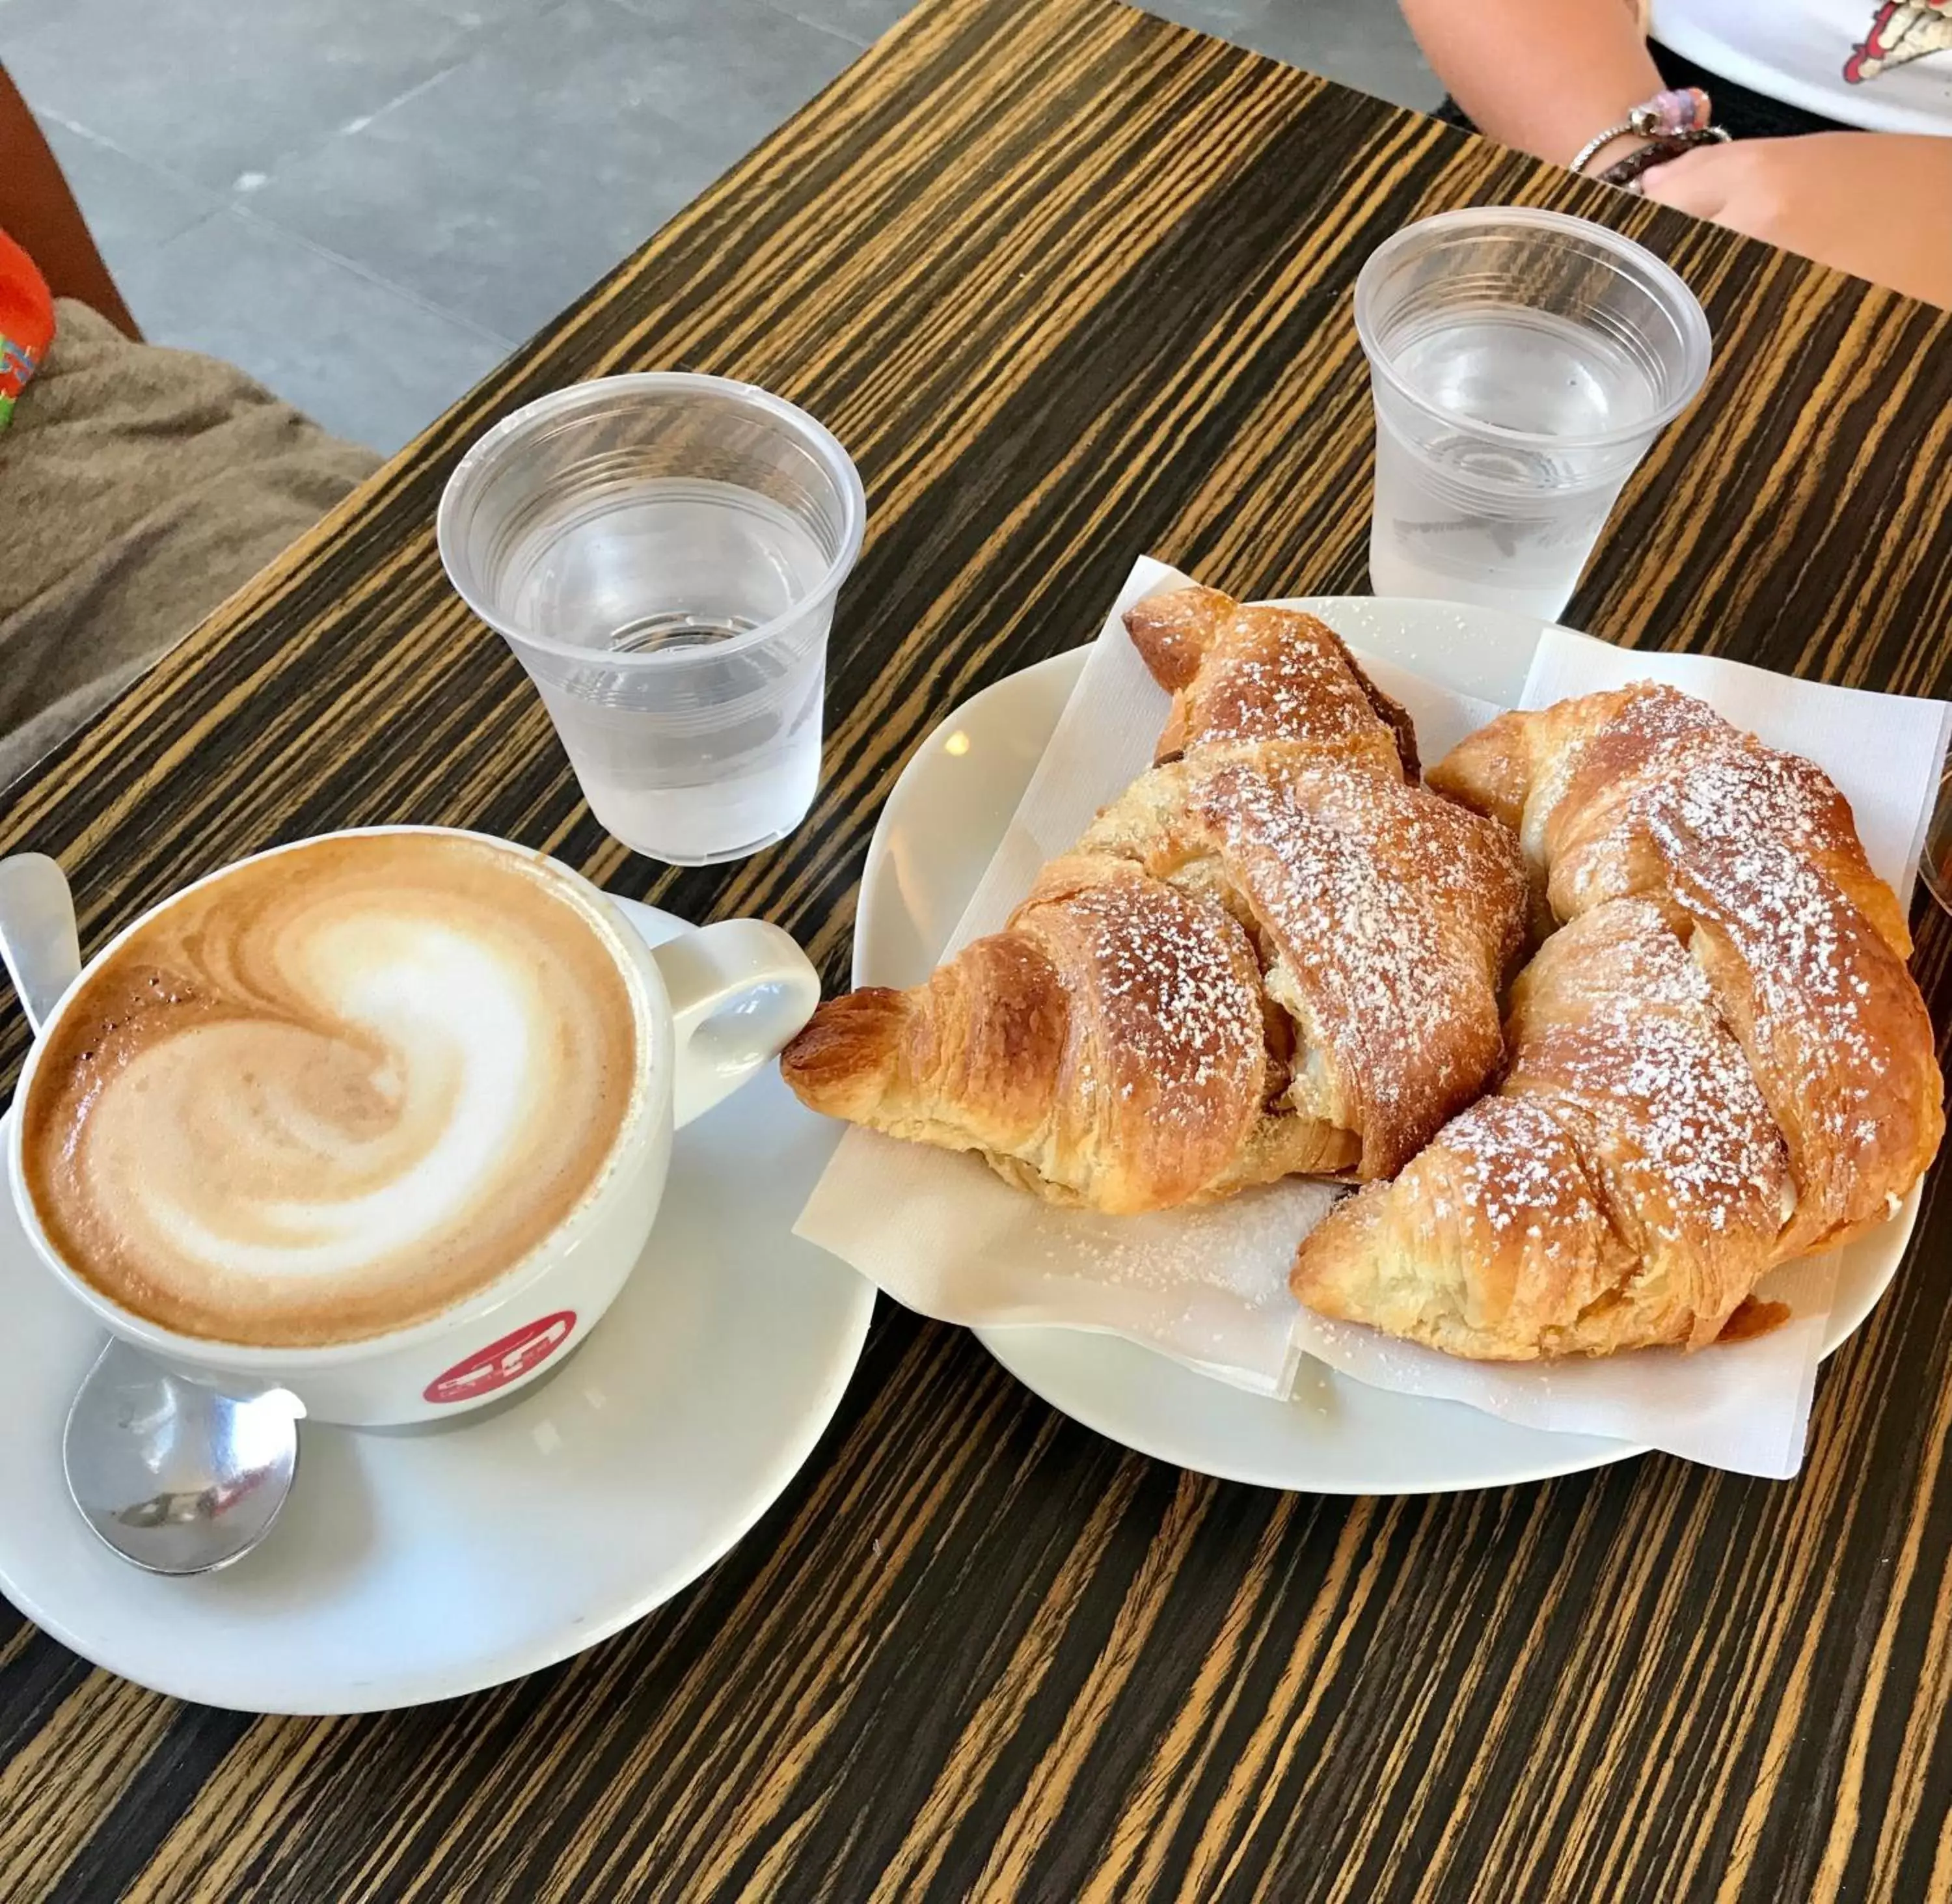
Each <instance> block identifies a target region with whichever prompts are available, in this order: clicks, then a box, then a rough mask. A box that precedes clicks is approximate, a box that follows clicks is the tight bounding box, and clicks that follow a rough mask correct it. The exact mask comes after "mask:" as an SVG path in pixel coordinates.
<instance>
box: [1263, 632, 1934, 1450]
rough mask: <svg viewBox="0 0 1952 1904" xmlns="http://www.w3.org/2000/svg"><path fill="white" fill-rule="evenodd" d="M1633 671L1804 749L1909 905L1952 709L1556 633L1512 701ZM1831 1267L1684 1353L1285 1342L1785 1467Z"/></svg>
mask: <svg viewBox="0 0 1952 1904" xmlns="http://www.w3.org/2000/svg"><path fill="white" fill-rule="evenodd" d="M1630 681H1666V682H1668V683H1669V684H1671V685H1672V686H1674V687H1679V688H1681V689H1684V690H1685V691H1686V692H1688V693H1689V694H1698V695H1700V697H1701V698H1702V699H1703V700H1706V701H1707V702H1708V703H1710V705H1711V706H1713V707H1714V708H1715V709H1716V710H1717V711H1718V712H1720V713H1721V714H1722V715H1723V716H1725V717H1726V718H1727V719H1729V720H1731V721H1732V722H1735V725H1737V726H1738V727H1741V728H1747V730H1748V731H1750V733H1752V734H1756V735H1758V736H1759V737H1760V738H1761V739H1763V741H1766V742H1767V743H1768V744H1769V745H1770V746H1771V747H1780V748H1782V749H1784V750H1787V751H1788V752H1790V753H1800V754H1802V755H1804V756H1807V758H1808V759H1812V760H1814V761H1815V762H1816V763H1817V765H1818V766H1820V767H1822V769H1823V770H1824V771H1825V772H1826V773H1827V774H1828V775H1829V776H1830V778H1832V780H1834V781H1835V782H1836V783H1837V784H1838V786H1839V787H1840V788H1842V789H1843V791H1844V796H1845V797H1846V798H1847V800H1849V801H1850V806H1851V810H1852V812H1853V813H1854V815H1855V816H1856V818H1857V831H1858V834H1859V835H1860V838H1862V839H1863V843H1864V850H1865V852H1866V853H1867V854H1868V855H1869V859H1870V862H1871V864H1872V866H1874V867H1875V869H1877V871H1878V874H1879V875H1881V876H1882V878H1885V880H1887V881H1888V882H1890V884H1891V888H1892V889H1893V890H1894V891H1895V892H1896V893H1897V895H1898V897H1899V898H1900V900H1902V901H1904V903H1907V905H1908V904H1909V903H1910V898H1911V891H1912V882H1913V875H1914V873H1915V872H1916V867H1917V864H1918V855H1919V852H1920V850H1922V847H1923V845H1924V843H1925V827H1926V825H1927V823H1928V822H1929V820H1930V819H1931V816H1932V802H1933V800H1934V797H1935V795H1936V794H1937V791H1938V776H1939V773H1940V772H1941V768H1942V766H1943V764H1944V758H1945V748H1946V740H1947V731H1948V724H1952V706H1947V704H1946V703H1944V702H1942V701H1926V700H1908V699H1905V698H1902V697H1899V696H1897V695H1891V694H1865V693H1863V692H1861V691H1858V690H1856V689H1853V688H1846V687H1825V686H1823V685H1822V684H1821V683H1819V682H1815V681H1797V680H1793V679H1791V678H1789V677H1788V676H1786V675H1772V674H1770V673H1769V672H1767V671H1766V670H1765V669H1760V668H1751V667H1748V666H1747V665H1744V663H1742V662H1735V661H1725V660H1722V659H1719V658H1717V657H1715V656H1705V655H1673V654H1641V653H1636V652H1634V651H1633V650H1628V649H1624V648H1616V647H1612V646H1610V645H1609V644H1607V643H1606V642H1604V641H1596V640H1593V639H1592V638H1591V637H1590V636H1588V635H1583V634H1572V632H1570V631H1569V630H1566V629H1564V628H1554V629H1553V630H1551V631H1550V632H1549V633H1548V634H1547V635H1546V636H1545V637H1544V638H1543V639H1542V640H1541V641H1540V643H1539V646H1538V653H1536V654H1535V655H1534V657H1533V660H1532V665H1531V673H1530V675H1528V678H1527V679H1526V681H1525V694H1524V696H1523V698H1522V701H1521V703H1520V705H1521V706H1525V707H1545V706H1550V704H1551V703H1553V702H1554V701H1556V700H1565V699H1566V697H1569V696H1570V695H1574V694H1593V693H1595V692H1597V691H1599V690H1600V689H1603V688H1609V687H1625V685H1626V684H1628V682H1630ZM1432 757H1433V758H1434V755H1433V756H1432ZM1837 1267H1838V1252H1837V1251H1834V1250H1833V1251H1828V1252H1826V1253H1825V1254H1823V1255H1821V1256H1816V1257H1806V1258H1805V1259H1804V1260H1802V1261H1801V1262H1798V1263H1791V1264H1785V1265H1784V1266H1783V1267H1782V1268H1781V1269H1780V1270H1776V1271H1775V1273H1773V1274H1772V1275H1771V1276H1768V1277H1766V1278H1765V1279H1764V1280H1763V1284H1762V1286H1761V1287H1760V1289H1759V1290H1758V1291H1757V1294H1758V1295H1760V1296H1761V1297H1763V1298H1765V1299H1766V1300H1769V1301H1776V1302H1782V1303H1786V1304H1788V1306H1789V1310H1790V1320H1788V1322H1786V1323H1784V1324H1783V1325H1782V1326H1781V1327H1779V1328H1778V1329H1775V1330H1773V1331H1772V1332H1770V1333H1769V1334H1768V1335H1766V1336H1757V1337H1755V1338H1753V1339H1751V1340H1750V1341H1748V1342H1738V1343H1731V1344H1728V1345H1723V1346H1718V1347H1716V1348H1711V1349H1707V1350H1704V1351H1700V1353H1698V1354H1692V1355H1689V1354H1683V1353H1682V1352H1681V1351H1679V1350H1678V1349H1642V1350H1640V1351H1636V1352H1635V1353H1634V1354H1624V1355H1615V1356H1609V1357H1606V1358H1603V1359H1600V1360H1598V1361H1563V1362H1553V1363H1550V1364H1500V1363H1494V1362H1467V1361H1460V1360H1459V1359H1458V1358H1455V1357H1453V1356H1449V1355H1441V1354H1437V1352H1436V1351H1434V1350H1431V1349H1425V1348H1419V1347H1417V1346H1416V1345H1414V1344H1412V1343H1408V1342H1396V1341H1394V1340H1392V1339H1390V1338H1389V1337H1388V1336H1383V1335H1381V1334H1379V1333H1378V1332H1376V1331H1375V1330H1374V1329H1365V1328H1362V1327H1359V1326H1355V1325H1352V1324H1350V1323H1338V1322H1331V1321H1330V1320H1328V1318H1326V1317H1322V1316H1317V1315H1315V1314H1312V1313H1311V1312H1310V1311H1307V1310H1305V1309H1303V1310H1300V1311H1298V1312H1297V1322H1296V1324H1295V1339H1296V1340H1297V1342H1298V1343H1299V1344H1300V1345H1301V1346H1302V1347H1303V1348H1304V1349H1306V1351H1307V1352H1308V1353H1309V1354H1311V1355H1312V1356H1315V1358H1318V1359H1319V1360H1320V1361H1324V1362H1326V1363H1328V1365H1329V1366H1330V1367H1331V1368H1334V1369H1337V1370H1340V1371H1341V1373H1344V1374H1345V1375H1349V1376H1353V1377H1355V1378H1356V1380H1358V1381H1360V1382H1365V1383H1368V1384H1369V1385H1370V1386H1372V1387H1375V1388H1383V1389H1394V1390H1396V1391H1397V1392H1399V1393H1402V1394H1406V1395H1437V1396H1441V1397H1444V1398H1446V1399H1447V1400H1450V1401H1462V1402H1466V1403H1468V1404H1469V1405H1470V1406H1471V1407H1472V1408H1481V1409H1483V1410H1484V1411H1485V1412H1486V1413H1487V1414H1494V1415H1497V1416H1500V1417H1503V1419H1504V1420H1506V1421H1515V1422H1519V1423H1522V1424H1523V1425H1525V1426H1527V1427H1530V1428H1544V1429H1547V1430H1556V1431H1559V1432H1563V1433H1578V1434H1586V1435H1610V1436H1616V1437H1618V1438H1619V1439H1622V1440H1626V1441H1636V1442H1646V1443H1647V1444H1648V1445H1650V1446H1652V1447H1655V1448H1665V1449H1666V1450H1667V1451H1669V1453H1670V1454H1675V1455H1683V1456H1685V1457H1686V1458H1688V1459H1689V1460H1691V1461H1703V1462H1706V1463H1707V1464H1710V1465H1711V1466H1713V1467H1725V1468H1731V1469H1734V1470H1736V1471H1737V1472H1738V1473H1744V1474H1760V1475H1766V1476H1770V1477H1777V1478H1782V1477H1788V1476H1789V1475H1792V1474H1794V1473H1795V1472H1796V1471H1797V1468H1798V1467H1800V1466H1801V1464H1802V1461H1803V1437H1804V1431H1805V1429H1806V1427H1807V1423H1808V1421H1809V1417H1810V1398H1811V1396H1812V1395H1813V1392H1814V1391H1815V1389H1816V1369H1817V1365H1818V1363H1819V1361H1820V1360H1821V1358H1822V1347H1823V1338H1824V1333H1825V1329H1826V1327H1827V1326H1828V1321H1829V1316H1830V1306H1831V1302H1832V1298H1833V1296H1834V1295H1835V1289H1836V1285H1837Z"/></svg>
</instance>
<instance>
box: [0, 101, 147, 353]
mask: <svg viewBox="0 0 1952 1904" xmlns="http://www.w3.org/2000/svg"><path fill="white" fill-rule="evenodd" d="M0 230H5V233H7V235H8V237H10V238H11V239H12V240H14V243H16V244H17V245H19V246H20V248H21V249H23V251H25V252H27V255H28V256H29V257H30V258H32V259H33V261H34V262H35V264H36V265H37V266H38V267H39V270H40V274H41V275H42V277H44V278H45V279H46V280H47V281H48V290H50V291H52V293H54V294H55V296H56V297H71V298H79V299H80V300H81V301H82V302H83V303H84V304H86V305H89V306H90V307H91V308H93V309H95V310H96V311H99V312H101V314H102V315H103V316H104V317H105V318H107V319H108V321H109V322H110V323H111V324H114V326H115V327H116V329H117V330H120V331H121V332H122V333H123V334H124V335H125V336H127V337H134V338H139V337H141V336H142V333H141V332H140V331H139V330H137V329H136V320H135V319H134V318H132V317H131V316H130V315H129V307H128V306H127V305H126V304H124V302H122V294H121V293H120V291H118V290H116V288H115V280H114V279H113V278H111V277H110V276H109V275H108V266H107V265H105V264H104V263H103V262H102V254H101V252H99V251H97V250H96V249H95V240H94V238H93V237H92V235H91V234H90V233H89V229H88V224H87V221H86V219H84V218H83V217H82V215H81V208H80V206H79V205H77V204H76V203H75V202H74V193H73V192H71V191H70V189H68V183H67V178H66V177H64V175H63V174H62V171H61V164H60V161H58V159H56V158H55V155H54V154H53V153H52V152H51V151H50V150H49V149H48V142H47V140H46V139H45V138H43V137H42V135H41V129H40V127H39V126H38V125H37V124H35V121H34V115H33V114H32V113H31V112H30V111H28V110H27V101H26V100H24V99H22V98H21V97H20V93H19V92H18V91H17V89H15V87H14V82H13V81H12V80H11V79H9V78H8V77H7V69H6V68H5V67H0Z"/></svg>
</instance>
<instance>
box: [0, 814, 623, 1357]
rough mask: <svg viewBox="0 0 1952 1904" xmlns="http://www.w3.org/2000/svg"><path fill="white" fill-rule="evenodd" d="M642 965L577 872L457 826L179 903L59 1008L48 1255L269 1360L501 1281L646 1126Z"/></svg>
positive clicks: (224, 880) (373, 841)
mask: <svg viewBox="0 0 1952 1904" xmlns="http://www.w3.org/2000/svg"><path fill="white" fill-rule="evenodd" d="M647 1037H648V1032H647V1029H646V1019H645V1017H644V1014H643V1007H642V1005H641V1003H640V988H639V986H638V985H637V984H636V983H634V982H633V975H632V972H631V967H630V954H629V953H628V952H627V950H626V949H625V947H624V945H623V944H621V943H620V941H619V939H618V933H617V929H616V928H615V927H614V926H613V925H612V924H611V922H609V921H608V919H607V918H606V917H605V916H604V914H603V913H602V911H601V910H599V908H598V907H596V905H594V904H593V903H591V902H590V900H589V899H588V897H587V896H586V895H585V894H584V893H583V891H581V890H580V888H579V887H578V885H577V884H576V882H574V880H573V879H572V878H571V876H570V875H568V874H567V873H566V872H564V871H562V869H559V868H557V867H555V866H553V865H552V864H551V863H549V861H547V860H543V859H541V858H540V857H539V856H533V855H530V854H527V853H523V852H520V851H518V850H508V849H505V848H502V847H496V846H495V845H493V844H488V843H486V842H483V841H477V840H473V839H470V838H467V837H465V836H463V835H453V834H435V833H429V834H415V833H411V832H391V833H382V834H374V835H358V834H346V835H337V836H335V837H333V838H327V839H323V840H318V841H311V842H308V843H307V844H304V845H302V846H299V847H293V848H292V849H291V850H288V851H286V852H283V853H272V854H268V855H266V856H264V857H262V858H261V859H258V860H250V861H247V862H246V863H244V864H242V865H241V866H237V867H235V868H233V869H232V870H230V872H226V873H223V874H221V875H218V876H217V878H214V879H213V880H211V881H209V882H207V883H205V884H204V885H201V886H199V887H197V888H194V889H192V891H189V892H188V893H186V894H184V895H183V897H181V898H180V899H177V900H174V901H172V902H170V903H168V904H167V905H166V906H164V907H162V908H161V910H159V911H158V912H157V913H155V914H154V915H153V916H152V917H150V918H149V919H146V920H145V921H144V922H142V924H141V925H139V926H137V927H136V929H135V930H134V931H133V932H132V933H131V934H130V936H129V937H128V938H126V939H125V940H124V941H122V943H121V944H120V945H119V946H117V947H116V948H115V950H114V951H113V952H112V953H111V954H110V955H109V956H108V958H107V959H106V960H105V961H104V962H103V963H101V964H100V965H99V966H97V967H96V968H95V969H94V970H93V971H92V972H91V973H90V974H89V975H88V977H87V978H86V979H85V980H84V981H83V983H82V985H81V987H80V990H79V991H77V994H75V995H74V997H71V998H70V999H69V1000H67V1001H65V1002H64V1004H63V1006H62V1007H61V1011H60V1013H59V1014H58V1017H57V1019H56V1020H55V1025H54V1027H53V1029H52V1031H51V1032H50V1033H49V1034H48V1044H47V1047H46V1048H45V1049H44V1050H43V1051H41V1052H39V1054H37V1057H36V1064H35V1069H34V1072H33V1079H32V1081H31V1083H30V1087H29V1089H28V1091H27V1102H26V1104H25V1105H24V1106H23V1108H22V1110H21V1113H20V1114H21V1116H22V1119H23V1126H22V1132H21V1145H22V1151H21V1155H22V1163H23V1176H24V1178H25V1182H26V1186H27V1195H28V1198H29V1200H30V1201H31V1203H32V1204H33V1210H34V1212H35V1213H36V1216H37V1217H39V1220H40V1223H41V1225H42V1228H43V1229H44V1230H45V1232H46V1235H47V1237H48V1241H49V1242H50V1243H51V1244H52V1246H53V1248H54V1249H55V1251H56V1252H57V1253H58V1254H59V1255H60V1256H61V1258H62V1259H63V1260H64V1262H65V1263H66V1264H67V1265H68V1266H69V1267H70V1269H71V1270H73V1271H74V1273H77V1275H79V1276H80V1277H82V1278H83V1279H84V1280H85V1281H86V1282H89V1284H91V1285H92V1286H93V1287H94V1288H95V1289H97V1290H99V1292H101V1293H102V1295H105V1296H106V1297H107V1298H109V1300H110V1301H113V1302H114V1303H116V1304H119V1305H120V1307H122V1308H124V1309H125V1310H127V1311H131V1312H133V1314H136V1315H137V1316H139V1317H144V1318H145V1319H146V1320H149V1321H150V1322H152V1323H158V1324H159V1325H161V1326H162V1327H164V1328H165V1329H170V1330H173V1331H174V1332H177V1333H178V1334H180V1335H184V1336H194V1337H198V1338H202V1339H205V1340H209V1341H212V1342H229V1343H237V1344H242V1345H248V1346H253V1347H261V1348H315V1347H321V1346H324V1345H330V1344H333V1343H339V1342H357V1341H362V1340H364V1339H368V1338H371V1337H372V1336H378V1335H383V1334H385V1333H386V1332H389V1331H392V1330H394V1329H402V1328H405V1327H408V1326H411V1325H412V1324H414V1323H420V1322H423V1321H425V1320H428V1319H430V1318H431V1317H435V1316H437V1315H439V1314H441V1313H443V1311H446V1310H447V1309H449V1308H451V1307H453V1305H455V1304H456V1303H458V1302H461V1301H465V1300H466V1299H467V1298H468V1297H470V1296H471V1295H475V1294H477V1293H478V1292H480V1291H481V1290H482V1289H485V1288H486V1287H487V1286H489V1285H490V1284H491V1283H493V1282H495V1281H496V1279H498V1278H499V1277H500V1276H502V1275H503V1274H505V1273H506V1272H507V1271H508V1270H511V1268H513V1267H515V1265H516V1264H519V1263H520V1262H521V1261H522V1260H523V1259H524V1257H526V1256H527V1255H528V1254H529V1253H530V1251H533V1249H535V1248H536V1247H537V1245H540V1244H541V1243H543V1242H544V1241H545V1240H546V1239H548V1238H549V1236H551V1235H552V1234H553V1233H554V1232H555V1231H556V1230H557V1229H558V1228H559V1227H560V1226H562V1224H563V1223H564V1222H565V1220H567V1219H568V1217H571V1215H572V1214H573V1213H574V1212H575V1211H576V1210H577V1208H578V1207H579V1206H580V1204H582V1203H583V1201H584V1200H585V1199H586V1198H589V1197H590V1195H591V1194H592V1192H593V1191H594V1190H595V1189H596V1186H597V1185H598V1184H599V1182H601V1181H602V1179H603V1177H604V1176H605V1171H606V1170H607V1168H608V1166H609V1164H610V1163H611V1160H612V1154H613V1153H614V1152H615V1151H617V1149H618V1142H619V1139H620V1138H621V1136H622V1135H623V1133H624V1131H625V1129H626V1128H627V1126H628V1125H629V1123H630V1121H631V1120H632V1119H633V1117H634V1116H637V1115H638V1114H639V1112H640V1096H641V1092H642V1088H643V1087H642V1082H641V1080H642V1076H643V1070H644V1066H645V1061H646V1057H647V1056H648V1054H647V1052H646V1050H645V1048H644V1047H645V1043H646V1038H647Z"/></svg>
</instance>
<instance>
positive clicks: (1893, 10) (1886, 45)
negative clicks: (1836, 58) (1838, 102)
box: [1844, 0, 1952, 86]
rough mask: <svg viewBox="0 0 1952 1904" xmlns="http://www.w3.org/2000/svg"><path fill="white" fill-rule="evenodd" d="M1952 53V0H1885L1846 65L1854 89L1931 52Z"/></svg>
mask: <svg viewBox="0 0 1952 1904" xmlns="http://www.w3.org/2000/svg"><path fill="white" fill-rule="evenodd" d="M1948 51H1952V0H1884V4H1883V5H1881V6H1880V7H1879V8H1878V10H1877V14H1876V17H1875V18H1874V19H1873V20H1872V22H1871V30H1870V31H1869V33H1866V35H1865V36H1864V38H1863V42H1862V44H1860V45H1857V46H1854V47H1853V48H1852V49H1851V51H1850V58H1848V59H1847V60H1846V61H1844V78H1845V79H1846V80H1848V81H1849V82H1850V84H1851V85H1853V86H1861V85H1863V83H1864V82H1865V80H1874V79H1875V78H1876V77H1878V74H1880V73H1883V72H1886V71H1888V70H1890V68H1891V67H1894V66H1904V65H1907V64H1909V63H1910V61H1913V60H1915V59H1923V58H1925V55H1927V54H1929V53H1943V52H1948Z"/></svg>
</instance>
